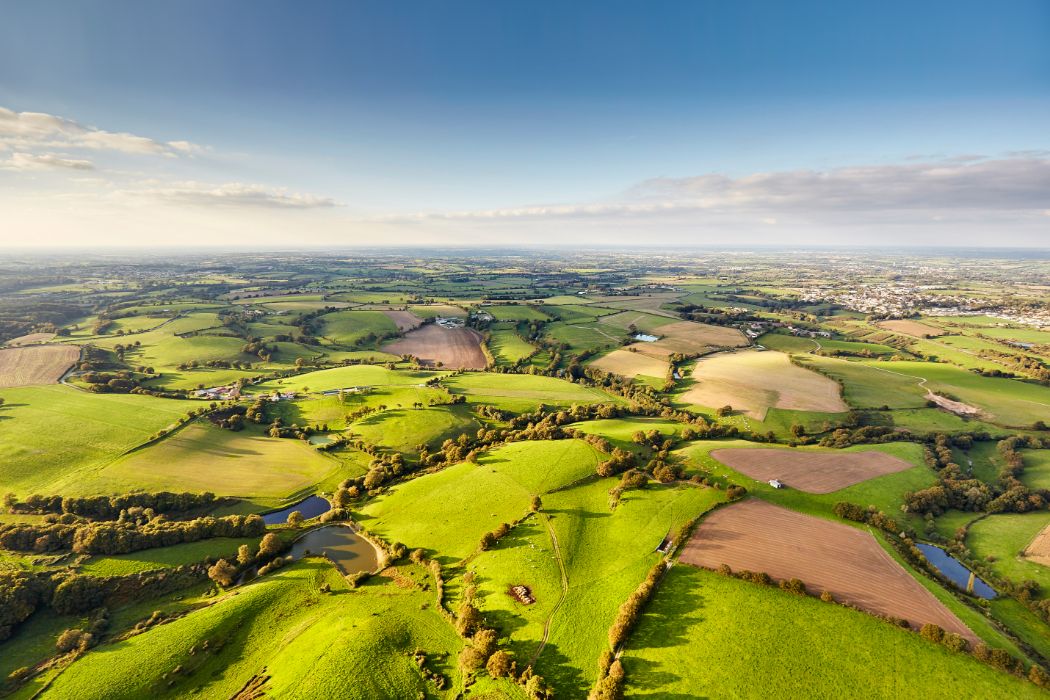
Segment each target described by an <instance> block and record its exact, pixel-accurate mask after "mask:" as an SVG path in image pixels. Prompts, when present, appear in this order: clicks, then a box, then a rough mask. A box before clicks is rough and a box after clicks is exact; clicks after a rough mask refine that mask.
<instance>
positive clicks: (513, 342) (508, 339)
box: [488, 329, 536, 365]
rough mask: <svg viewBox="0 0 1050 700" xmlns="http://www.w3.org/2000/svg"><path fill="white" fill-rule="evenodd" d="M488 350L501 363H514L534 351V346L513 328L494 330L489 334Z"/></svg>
mask: <svg viewBox="0 0 1050 700" xmlns="http://www.w3.org/2000/svg"><path fill="white" fill-rule="evenodd" d="M488 347H489V351H490V352H491V353H492V356H493V357H495V358H496V362H497V363H499V364H501V365H514V364H517V363H518V362H520V361H521V360H523V359H525V358H526V357H528V356H529V355H531V354H533V353H534V352H536V346H535V345H533V344H531V343H529V342H528V341H527V340H525V339H524V338H522V337H521V336H520V335H518V332H517V331H515V330H513V329H500V330H494V331H492V332H491V333H490V334H489V341H488Z"/></svg>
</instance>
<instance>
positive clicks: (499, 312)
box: [481, 304, 550, 321]
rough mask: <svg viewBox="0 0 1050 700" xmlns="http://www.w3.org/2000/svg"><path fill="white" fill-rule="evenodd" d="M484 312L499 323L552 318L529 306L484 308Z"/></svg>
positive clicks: (511, 305) (482, 308)
mask: <svg viewBox="0 0 1050 700" xmlns="http://www.w3.org/2000/svg"><path fill="white" fill-rule="evenodd" d="M481 310H482V311H485V312H487V313H490V314H492V316H493V318H495V319H496V320H497V321H546V320H548V319H549V318H550V317H549V316H548V315H547V314H545V313H544V312H543V311H541V310H540V309H538V308H536V307H535V306H532V305H529V304H508V305H500V306H483V307H481Z"/></svg>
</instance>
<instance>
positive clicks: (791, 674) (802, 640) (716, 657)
mask: <svg viewBox="0 0 1050 700" xmlns="http://www.w3.org/2000/svg"><path fill="white" fill-rule="evenodd" d="M759 621H760V622H759ZM623 665H624V669H625V671H626V673H627V678H628V697H637V698H642V697H668V698H671V697H682V698H685V697H696V696H712V697H822V698H824V697H826V698H833V697H853V696H855V695H856V694H857V693H858V692H860V693H861V694H862V695H863V696H864V697H868V698H887V699H891V698H892V699H896V698H903V697H913V698H919V697H948V696H957V697H983V698H1000V697H1002V698H1006V697H1015V698H1020V697H1042V696H1043V694H1042V692H1041V691H1039V690H1038V689H1037V688H1035V687H1034V686H1032V685H1031V684H1027V683H1024V682H1022V681H1020V680H1019V679H1017V678H1015V677H1012V676H1009V675H1007V674H1005V673H1001V672H999V671H995V670H993V669H991V668H989V667H988V666H985V665H984V664H982V663H980V662H979V661H976V660H975V659H972V658H968V657H966V656H964V655H960V654H954V653H952V652H950V651H948V650H946V649H944V648H943V647H939V646H935V645H933V644H931V643H929V642H927V641H925V640H923V639H922V638H921V637H919V636H918V635H917V634H914V633H912V632H906V631H903V630H901V629H898V628H895V627H893V626H892V625H890V624H888V623H885V622H882V621H879V620H876V619H875V618H872V617H870V616H868V615H865V614H864V613H860V612H857V611H854V610H850V609H848V608H844V607H841V606H838V605H834V604H828V603H822V602H821V601H819V600H817V599H815V598H810V597H805V598H802V597H799V596H795V595H792V594H790V593H785V592H783V591H781V590H779V589H776V588H771V587H766V586H759V585H755V584H751V583H747V582H745V581H740V580H737V579H733V578H726V577H722V576H719V575H718V574H715V573H713V572H710V571H703V570H700V569H694V568H692V567H688V566H684V565H683V566H676V567H675V568H674V569H672V570H671V571H670V572H669V573H668V574H667V577H666V578H665V580H664V582H663V584H662V585H661V586H660V589H659V592H658V593H657V595H656V598H655V600H654V601H653V602H652V604H651V605H650V606H649V608H648V609H647V610H646V612H645V614H644V615H643V616H642V619H641V623H640V624H639V626H638V629H637V631H636V632H635V633H634V634H633V635H632V636H631V639H630V641H629V643H628V645H627V651H626V653H625V654H624V657H623Z"/></svg>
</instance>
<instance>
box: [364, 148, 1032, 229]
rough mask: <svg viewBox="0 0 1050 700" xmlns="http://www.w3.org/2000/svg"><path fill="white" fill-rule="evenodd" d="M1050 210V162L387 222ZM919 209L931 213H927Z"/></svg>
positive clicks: (773, 176)
mask: <svg viewBox="0 0 1050 700" xmlns="http://www.w3.org/2000/svg"><path fill="white" fill-rule="evenodd" d="M1048 206H1050V158H1047V157H1045V156H1042V157H1040V156H1034V155H1026V156H1025V157H1016V158H1001V159H997V160H992V159H977V157H973V156H966V157H963V158H948V159H944V160H940V161H935V162H925V163H907V164H902V165H878V166H858V167H845V168H836V169H831V170H825V171H816V170H793V171H783V172H766V173H755V174H752V175H747V176H743V177H736V178H734V177H729V176H726V175H719V174H708V175H699V176H696V177H685V178H654V179H650V180H645V181H643V182H641V183H639V184H638V185H636V186H634V187H632V188H630V189H629V190H627V191H626V192H624V193H622V194H620V195H619V196H616V197H613V198H610V199H609V200H607V201H604V202H591V203H580V204H553V205H537V206H524V207H512V208H504V209H484V210H472V211H458V212H420V213H414V214H398V215H391V216H386V217H380V218H379V219H378V220H380V221H386V222H398V221H401V222H418V221H427V220H490V221H498V220H528V219H549V220H551V219H581V218H605V219H608V218H637V217H657V216H661V215H677V216H679V217H681V216H692V217H704V216H707V217H716V216H717V217H719V218H720V219H722V220H724V218H725V217H732V216H734V215H735V216H747V215H757V216H759V218H760V220H762V221H763V222H764V223H767V224H769V223H774V222H777V221H780V220H781V218H791V217H794V218H798V217H800V216H803V217H816V218H820V217H825V218H827V217H833V218H839V217H841V216H842V215H849V214H853V215H877V216H897V217H899V218H901V219H908V218H912V219H914V220H916V221H918V220H921V219H926V220H928V219H929V218H930V214H929V212H937V211H948V212H957V211H961V210H965V211H967V212H969V214H968V216H980V215H981V212H982V211H983V212H985V213H987V214H992V213H999V214H1002V213H1009V212H1016V213H1022V212H1032V211H1039V210H1044V209H1046V208H1047V207H1048ZM919 212H927V213H926V214H920V213H919Z"/></svg>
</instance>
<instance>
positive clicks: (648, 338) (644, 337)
mask: <svg viewBox="0 0 1050 700" xmlns="http://www.w3.org/2000/svg"><path fill="white" fill-rule="evenodd" d="M634 339H635V340H639V341H641V342H643V343H655V342H656V341H658V340H659V339H660V336H657V335H649V334H648V333H636V334H635V335H634Z"/></svg>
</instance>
